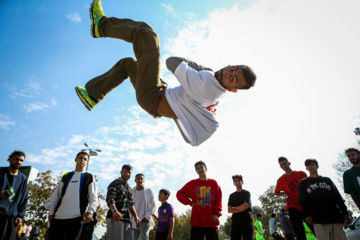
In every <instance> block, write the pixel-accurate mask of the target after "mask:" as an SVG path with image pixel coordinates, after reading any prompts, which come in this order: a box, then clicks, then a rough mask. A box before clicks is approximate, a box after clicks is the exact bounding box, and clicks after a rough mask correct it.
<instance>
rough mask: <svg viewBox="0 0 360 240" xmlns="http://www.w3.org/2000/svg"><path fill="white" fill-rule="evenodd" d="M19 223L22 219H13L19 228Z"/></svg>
mask: <svg viewBox="0 0 360 240" xmlns="http://www.w3.org/2000/svg"><path fill="white" fill-rule="evenodd" d="M21 222H22V219H21V218H19V217H17V218H16V219H15V225H16V226H19V225H20V223H21Z"/></svg>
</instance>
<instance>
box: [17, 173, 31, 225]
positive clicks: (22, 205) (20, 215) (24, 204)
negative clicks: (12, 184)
mask: <svg viewBox="0 0 360 240" xmlns="http://www.w3.org/2000/svg"><path fill="white" fill-rule="evenodd" d="M21 194H22V197H21V200H20V201H19V203H18V215H17V218H16V220H17V222H18V224H19V223H21V222H22V219H24V216H25V211H26V207H27V203H28V185H27V179H26V178H25V179H24V181H23V186H22V191H21Z"/></svg>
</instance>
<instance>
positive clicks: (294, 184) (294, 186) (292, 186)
mask: <svg viewBox="0 0 360 240" xmlns="http://www.w3.org/2000/svg"><path fill="white" fill-rule="evenodd" d="M289 189H290V190H291V192H293V193H294V192H297V191H298V190H299V181H297V180H293V181H291V182H290V183H289Z"/></svg>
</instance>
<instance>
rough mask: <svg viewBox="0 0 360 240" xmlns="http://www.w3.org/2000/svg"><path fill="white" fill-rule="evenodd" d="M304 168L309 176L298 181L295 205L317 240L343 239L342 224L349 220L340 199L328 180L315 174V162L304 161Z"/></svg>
mask: <svg viewBox="0 0 360 240" xmlns="http://www.w3.org/2000/svg"><path fill="white" fill-rule="evenodd" d="M305 166H306V169H307V170H308V171H309V173H310V177H307V178H305V179H303V180H301V181H300V185H299V203H300V204H301V205H302V207H303V211H304V215H305V220H306V222H307V223H308V224H313V225H314V229H315V233H316V238H317V239H318V240H325V239H326V240H343V239H344V240H346V239H347V237H346V234H345V231H344V227H343V223H344V221H345V222H346V223H347V224H349V223H350V221H351V220H350V218H349V216H348V211H347V208H346V206H345V204H344V200H343V198H342V197H341V195H340V193H339V191H338V189H337V188H336V186H335V184H334V183H333V182H332V181H331V179H330V178H328V177H322V176H320V175H319V174H318V168H319V164H318V162H317V161H316V160H315V159H307V160H306V161H305Z"/></svg>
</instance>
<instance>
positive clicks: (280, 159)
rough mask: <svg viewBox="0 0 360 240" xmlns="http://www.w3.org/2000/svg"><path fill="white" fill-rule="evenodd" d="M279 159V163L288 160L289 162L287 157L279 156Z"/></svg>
mask: <svg viewBox="0 0 360 240" xmlns="http://www.w3.org/2000/svg"><path fill="white" fill-rule="evenodd" d="M278 161H279V163H280V162H282V161H287V162H289V161H288V159H287V158H286V157H279V159H278Z"/></svg>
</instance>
